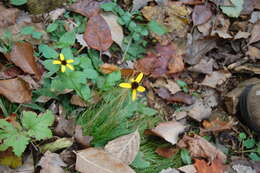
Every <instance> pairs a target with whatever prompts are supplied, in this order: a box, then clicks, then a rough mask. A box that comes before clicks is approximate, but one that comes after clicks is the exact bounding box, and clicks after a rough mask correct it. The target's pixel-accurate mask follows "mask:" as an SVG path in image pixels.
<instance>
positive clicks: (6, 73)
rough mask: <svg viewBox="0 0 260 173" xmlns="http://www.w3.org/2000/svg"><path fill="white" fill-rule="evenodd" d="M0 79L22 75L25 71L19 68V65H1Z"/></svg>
mask: <svg viewBox="0 0 260 173" xmlns="http://www.w3.org/2000/svg"><path fill="white" fill-rule="evenodd" d="M0 69H1V70H0V79H1V80H2V79H11V78H15V77H17V76H19V75H21V74H22V73H23V71H22V70H21V69H19V68H18V67H15V66H13V67H5V66H4V65H3V67H2V66H0Z"/></svg>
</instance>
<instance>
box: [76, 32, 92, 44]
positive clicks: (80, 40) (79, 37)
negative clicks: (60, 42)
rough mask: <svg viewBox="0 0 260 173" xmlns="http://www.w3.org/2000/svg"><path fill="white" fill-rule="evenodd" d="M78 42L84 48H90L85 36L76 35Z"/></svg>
mask: <svg viewBox="0 0 260 173" xmlns="http://www.w3.org/2000/svg"><path fill="white" fill-rule="evenodd" d="M76 40H77V42H78V43H79V44H80V45H81V46H83V47H89V46H88V44H87V43H86V41H85V40H84V38H83V34H76Z"/></svg>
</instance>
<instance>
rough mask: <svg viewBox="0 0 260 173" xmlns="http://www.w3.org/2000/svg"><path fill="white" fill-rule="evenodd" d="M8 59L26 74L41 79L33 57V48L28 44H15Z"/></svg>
mask: <svg viewBox="0 0 260 173" xmlns="http://www.w3.org/2000/svg"><path fill="white" fill-rule="evenodd" d="M6 58H7V59H8V60H9V61H11V62H13V63H14V64H15V65H16V66H18V67H20V68H21V69H22V70H23V71H24V72H25V73H29V74H34V75H35V76H36V78H37V79H38V80H39V79H40V77H41V76H40V75H41V74H40V71H39V69H38V66H37V64H36V60H35V57H34V56H33V47H32V45H31V44H29V43H26V42H17V43H15V44H14V46H13V48H12V51H11V53H10V54H9V55H6Z"/></svg>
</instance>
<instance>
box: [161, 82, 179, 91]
mask: <svg viewBox="0 0 260 173" xmlns="http://www.w3.org/2000/svg"><path fill="white" fill-rule="evenodd" d="M164 86H165V88H167V89H168V90H169V91H170V92H171V94H176V93H177V92H179V91H181V88H180V86H179V85H178V84H177V83H176V82H174V81H172V80H167V84H165V85H164Z"/></svg>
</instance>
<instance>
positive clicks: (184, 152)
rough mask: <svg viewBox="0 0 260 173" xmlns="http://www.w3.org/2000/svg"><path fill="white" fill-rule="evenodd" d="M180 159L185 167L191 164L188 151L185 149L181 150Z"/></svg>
mask: <svg viewBox="0 0 260 173" xmlns="http://www.w3.org/2000/svg"><path fill="white" fill-rule="evenodd" d="M181 159H182V162H183V163H184V164H186V165H189V164H191V163H192V161H191V157H190V154H189V151H188V150H187V149H185V148H182V149H181Z"/></svg>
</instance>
